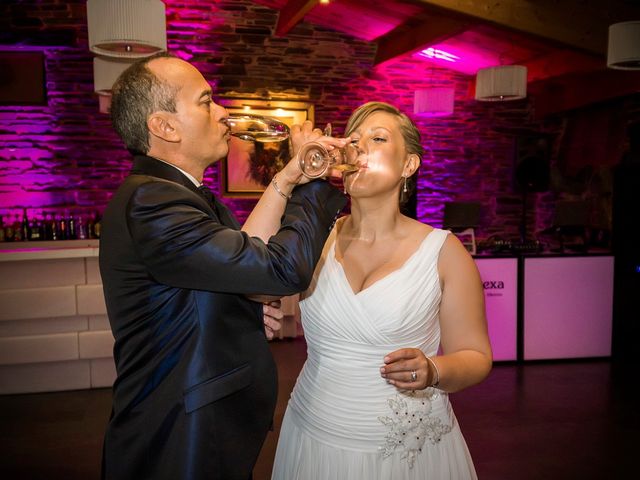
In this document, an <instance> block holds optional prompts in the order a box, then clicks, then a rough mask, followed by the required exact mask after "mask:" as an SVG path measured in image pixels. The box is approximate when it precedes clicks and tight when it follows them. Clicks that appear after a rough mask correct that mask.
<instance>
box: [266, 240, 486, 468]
mask: <svg viewBox="0 0 640 480" xmlns="http://www.w3.org/2000/svg"><path fill="white" fill-rule="evenodd" d="M447 234H448V232H446V231H444V230H439V229H434V230H433V231H431V232H430V233H429V234H428V235H427V236H426V237H425V239H424V240H423V241H422V243H421V244H420V246H419V247H418V249H417V250H416V251H415V252H414V253H413V254H412V256H411V257H410V258H409V259H408V260H407V261H406V262H405V263H404V264H403V265H402V267H400V268H399V269H398V270H395V271H393V272H391V273H390V274H389V275H387V276H385V277H384V278H382V279H380V280H378V281H377V282H375V283H374V284H372V285H370V286H369V287H367V288H366V289H364V290H362V291H361V292H359V293H357V294H356V293H354V292H353V290H352V289H351V286H350V284H349V282H348V280H347V277H346V275H345V273H344V270H343V269H342V265H341V264H340V263H339V262H338V261H337V260H336V258H335V238H336V231H335V229H334V232H333V233H332V234H331V236H330V237H329V239H328V241H327V244H326V246H325V249H324V251H323V254H322V258H321V260H320V262H319V264H318V266H317V267H316V272H315V275H314V280H313V282H312V284H311V286H310V288H309V289H308V291H307V292H306V293H305V294H304V295H303V296H302V300H301V302H300V309H301V312H302V323H303V327H304V334H305V338H306V341H307V360H306V362H305V364H304V367H303V369H302V372H301V373H300V376H299V377H298V380H297V382H296V385H295V387H294V389H293V392H292V394H291V398H290V400H289V404H288V407H287V410H286V412H285V417H284V420H283V424H282V428H281V431H280V437H279V441H278V448H277V452H276V458H275V462H274V467H273V474H272V479H275V480H294V479H297V480H314V479H317V480H330V479H336V480H343V479H350V480H376V479H380V480H383V479H393V480H402V479H406V480H409V479H420V480H425V479H438V480H442V479H455V480H464V479H475V478H477V477H476V474H475V470H474V467H473V462H472V459H471V456H470V454H469V450H468V449H467V445H466V443H465V441H464V438H463V436H462V433H461V431H460V428H459V426H458V423H457V420H456V417H455V415H454V413H453V410H452V408H451V405H450V403H449V399H448V395H447V394H446V393H445V392H443V391H441V390H438V389H435V388H427V389H426V390H423V391H417V392H404V391H399V390H397V389H396V388H395V387H394V386H392V385H389V384H388V383H387V382H386V380H385V379H383V378H382V377H381V376H380V372H379V369H380V366H381V365H382V363H383V357H384V356H385V355H386V354H387V353H390V352H392V351H394V350H397V349H399V348H405V347H414V348H419V349H421V350H422V351H423V352H424V353H425V355H428V356H431V355H435V354H436V352H437V350H438V346H439V343H440V326H439V322H438V313H439V305H440V298H441V295H442V291H441V288H440V279H439V276H438V269H437V263H438V255H439V252H440V249H441V247H442V245H443V243H444V241H445V239H446V237H447Z"/></svg>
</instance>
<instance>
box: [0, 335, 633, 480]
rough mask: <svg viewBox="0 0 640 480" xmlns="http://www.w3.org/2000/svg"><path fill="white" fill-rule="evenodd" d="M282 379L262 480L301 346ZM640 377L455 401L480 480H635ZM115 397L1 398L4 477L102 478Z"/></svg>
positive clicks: (608, 370)
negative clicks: (105, 440)
mask: <svg viewBox="0 0 640 480" xmlns="http://www.w3.org/2000/svg"><path fill="white" fill-rule="evenodd" d="M272 350H273V353H274V356H275V357H276V361H277V363H278V367H279V371H280V397H279V402H278V407H277V411H276V419H275V420H276V431H274V432H272V433H270V434H269V437H268V438H267V442H266V443H265V446H264V448H263V451H262V453H261V455H260V458H259V461H258V464H257V465H256V469H255V474H254V478H255V480H264V479H268V478H269V474H270V469H271V462H272V460H273V455H274V452H275V444H276V441H277V428H278V427H279V425H280V423H281V421H282V415H283V413H284V408H285V405H286V401H287V397H288V394H289V392H290V390H291V388H292V387H293V384H294V382H295V377H296V375H297V373H298V371H299V369H300V368H301V366H302V363H303V362H304V358H305V345H304V342H303V341H302V340H295V341H278V342H273V343H272ZM638 378H640V376H639V375H638V373H637V370H636V369H635V368H629V369H623V368H621V367H619V366H617V365H615V364H613V363H612V362H610V361H608V360H596V361H575V362H553V363H536V364H529V363H528V364H525V365H496V366H495V367H494V369H493V371H492V373H491V375H490V377H489V378H488V379H487V380H486V381H485V382H483V383H482V384H481V385H478V386H476V387H473V388H470V389H468V390H466V391H464V392H460V393H457V394H455V395H452V396H451V399H452V403H453V405H454V409H455V412H456V415H457V417H458V420H459V422H460V424H461V427H462V431H463V433H464V435H465V437H466V439H467V443H468V445H469V449H470V451H471V454H472V456H473V458H474V461H475V464H476V469H477V471H478V476H479V478H480V479H481V480H506V479H518V480H529V479H530V480H534V479H535V480H539V479H567V480H573V479H594V480H595V479H598V480H600V479H631V478H640V473H638V471H637V468H636V466H635V465H636V463H637V461H636V458H637V457H638V453H637V450H638V445H640V413H639V412H640V408H639V406H640V394H639V393H638V389H637V388H636V386H635V384H636V382H637V381H638ZM109 410H110V391H109V390H107V389H98V390H84V391H75V392H60V393H48V394H32V395H10V396H0V452H2V453H1V455H2V456H1V457H0V478H2V479H8V480H13V479H16V480H30V479H65V480H76V479H77V480H80V479H82V480H91V479H97V478H99V472H100V451H101V445H102V433H103V429H104V425H105V424H106V421H107V418H108V416H109Z"/></svg>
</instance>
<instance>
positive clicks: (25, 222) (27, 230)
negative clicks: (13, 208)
mask: <svg viewBox="0 0 640 480" xmlns="http://www.w3.org/2000/svg"><path fill="white" fill-rule="evenodd" d="M20 232H21V234H22V240H24V241H25V242H26V241H29V240H30V239H31V227H30V226H29V217H28V216H27V209H26V208H23V209H22V224H21V225H20Z"/></svg>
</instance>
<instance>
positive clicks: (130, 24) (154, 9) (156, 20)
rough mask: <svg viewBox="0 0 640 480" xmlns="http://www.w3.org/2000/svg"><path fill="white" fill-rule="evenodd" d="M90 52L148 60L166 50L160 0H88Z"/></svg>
mask: <svg viewBox="0 0 640 480" xmlns="http://www.w3.org/2000/svg"><path fill="white" fill-rule="evenodd" d="M87 27H88V30H89V32H88V33H89V49H90V50H91V51H92V52H94V53H97V54H99V55H105V56H108V57H129V58H140V57H147V56H149V55H152V54H154V53H156V52H161V51H165V50H166V49H167V21H166V16H165V7H164V3H162V2H161V1H160V0H88V1H87Z"/></svg>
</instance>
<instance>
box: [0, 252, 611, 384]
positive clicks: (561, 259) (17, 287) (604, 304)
mask: <svg viewBox="0 0 640 480" xmlns="http://www.w3.org/2000/svg"><path fill="white" fill-rule="evenodd" d="M475 261H476V264H477V265H478V269H479V271H480V276H481V278H482V281H483V286H484V292H485V303H486V308H487V321H488V327H489V336H490V339H491V344H492V348H493V352H494V359H495V360H496V361H526V360H553V359H563V358H590V357H607V356H610V355H611V330H612V303H613V301H612V297H613V257H612V256H611V255H602V254H600V255H558V254H555V255H498V256H476V257H475ZM0 305H1V306H2V307H1V308H0V394H10V393H27V392H43V391H57V390H75V389H86V388H97V387H108V386H111V385H112V384H113V381H114V379H115V368H114V364H113V356H112V352H113V336H112V335H111V330H110V327H109V321H108V318H107V315H106V308H105V303H104V297H103V293H102V281H101V278H100V272H99V268H98V240H69V241H57V242H20V243H1V244H0ZM283 311H284V313H285V320H284V322H283V328H282V330H281V332H280V338H282V337H284V336H287V337H293V336H296V335H298V334H300V333H301V332H300V330H299V328H298V326H297V320H298V319H299V315H300V313H299V308H298V305H297V297H296V296H294V297H285V299H283Z"/></svg>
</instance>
